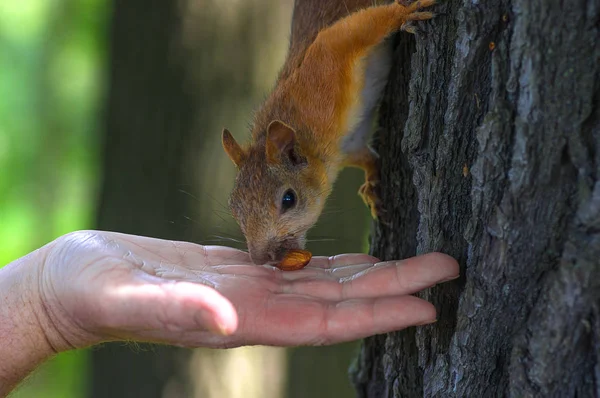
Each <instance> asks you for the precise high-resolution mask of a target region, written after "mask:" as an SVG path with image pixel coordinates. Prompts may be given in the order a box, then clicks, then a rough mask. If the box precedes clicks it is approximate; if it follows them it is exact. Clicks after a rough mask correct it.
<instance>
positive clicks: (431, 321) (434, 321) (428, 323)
mask: <svg viewBox="0 0 600 398" xmlns="http://www.w3.org/2000/svg"><path fill="white" fill-rule="evenodd" d="M436 322H437V319H434V320H429V321H425V322H422V323H417V325H416V326H424V325H431V324H432V323H436Z"/></svg>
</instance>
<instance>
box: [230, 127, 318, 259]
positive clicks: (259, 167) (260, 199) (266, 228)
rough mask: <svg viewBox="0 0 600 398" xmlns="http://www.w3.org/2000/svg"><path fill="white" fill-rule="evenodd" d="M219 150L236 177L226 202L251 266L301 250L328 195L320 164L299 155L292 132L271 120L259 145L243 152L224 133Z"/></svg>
mask: <svg viewBox="0 0 600 398" xmlns="http://www.w3.org/2000/svg"><path fill="white" fill-rule="evenodd" d="M222 141H223V148H224V149H225V152H226V153H227V155H228V156H229V158H230V159H231V160H232V161H233V163H234V164H235V165H236V166H237V168H238V170H239V172H238V175H237V177H236V180H235V185H234V188H233V191H232V193H231V196H230V198H229V207H230V209H231V213H232V215H233V217H234V218H235V219H236V221H237V222H238V224H239V225H240V227H241V229H242V232H243V233H244V236H245V237H246V242H247V244H248V250H249V252H250V256H251V258H252V261H253V262H254V263H255V264H265V263H269V262H277V261H280V260H281V259H282V258H283V257H284V255H285V253H286V252H287V251H288V250H290V249H302V248H304V244H305V238H306V232H307V231H308V230H309V229H310V228H311V227H312V226H313V225H314V224H315V223H316V221H317V219H318V217H319V215H320V214H321V211H322V210H323V205H324V202H325V200H326V198H327V196H328V194H329V183H328V181H327V178H326V170H325V167H324V165H323V163H322V162H321V161H320V160H318V159H316V158H313V157H311V156H310V154H309V151H306V150H303V148H302V145H301V143H300V142H299V141H298V139H297V136H296V132H295V131H294V130H293V129H292V128H291V127H290V126H287V125H286V124H285V123H283V122H281V121H279V120H275V121H273V122H271V123H270V124H269V126H268V128H267V131H266V135H265V139H264V141H259V142H256V143H254V144H252V145H251V146H250V147H249V148H247V149H243V148H242V147H240V145H238V143H237V142H236V141H235V139H234V138H233V136H232V135H231V133H230V132H229V131H228V130H223V136H222Z"/></svg>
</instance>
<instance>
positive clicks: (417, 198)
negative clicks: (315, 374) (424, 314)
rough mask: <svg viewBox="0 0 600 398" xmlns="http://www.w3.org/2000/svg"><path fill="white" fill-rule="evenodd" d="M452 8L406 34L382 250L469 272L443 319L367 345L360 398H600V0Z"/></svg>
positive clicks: (518, 0) (453, 286) (387, 157)
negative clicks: (442, 256) (445, 259)
mask: <svg viewBox="0 0 600 398" xmlns="http://www.w3.org/2000/svg"><path fill="white" fill-rule="evenodd" d="M436 11H439V12H442V13H443V14H442V15H439V16H438V17H437V18H436V19H435V21H433V22H428V23H425V24H423V29H421V33H420V34H419V35H418V36H417V38H416V45H415V39H413V38H410V37H407V35H406V34H400V35H399V36H401V39H400V40H399V44H398V47H397V54H396V60H397V62H396V67H395V70H394V71H393V76H392V80H391V82H390V84H389V85H388V92H387V96H386V100H385V103H384V104H383V108H382V112H381V123H380V124H381V134H380V137H379V145H378V150H379V153H380V154H381V167H382V176H383V181H382V195H383V198H384V202H385V203H386V204H387V207H388V211H389V215H390V218H389V222H390V225H387V226H386V225H378V226H377V229H376V232H375V235H374V240H373V245H372V251H373V253H374V254H375V255H376V256H379V257H381V258H383V259H390V258H396V257H409V256H412V255H414V254H420V253H426V252H430V251H442V252H445V253H448V254H450V255H452V256H454V257H455V258H457V259H458V260H459V261H460V263H461V267H462V272H461V273H462V278H461V279H460V280H458V281H456V282H452V283H450V284H444V285H442V286H438V287H434V288H432V289H429V290H427V291H425V292H424V293H422V294H421V296H422V297H424V298H426V299H428V300H431V301H432V302H433V303H434V304H435V305H436V306H437V308H438V310H439V322H437V323H436V324H434V325H431V326H426V327H420V328H410V329H408V330H405V331H402V332H399V333H392V334H388V335H382V336H376V337H373V338H370V339H367V340H366V341H365V342H364V344H363V346H362V349H361V353H360V355H359V358H358V360H357V363H356V366H355V367H354V368H353V370H352V375H353V380H354V383H355V386H356V388H357V391H358V395H359V396H361V397H378V398H379V397H400V396H402V397H420V396H425V397H489V396H503V397H504V396H508V397H534V396H540V397H542V396H543V397H546V396H553V397H554V396H556V397H575V396H577V397H597V396H599V395H600V311H599V308H600V182H599V178H600V102H599V101H600V43H599V41H598V37H599V32H598V29H599V24H598V21H599V18H600V4H599V3H598V1H595V0H588V1H586V0H578V1H574V2H561V1H558V0H548V1H542V0H537V1H530V0H513V1H510V2H509V1H502V0H491V1H487V2H483V3H481V2H459V1H451V2H449V3H444V4H441V5H438V6H436ZM407 88H408V93H406V91H407V90H406V89H407Z"/></svg>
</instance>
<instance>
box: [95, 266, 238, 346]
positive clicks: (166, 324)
mask: <svg viewBox="0 0 600 398" xmlns="http://www.w3.org/2000/svg"><path fill="white" fill-rule="evenodd" d="M145 279H146V280H148V283H134V284H131V283H130V284H121V285H116V286H114V287H111V288H109V289H105V291H104V292H103V293H102V296H101V297H102V300H99V301H98V300H96V301H95V302H96V303H98V302H99V303H100V304H99V306H100V307H99V308H98V311H97V314H96V316H94V318H95V319H94V322H95V323H96V327H97V328H98V329H99V330H100V331H102V332H105V333H106V334H108V335H111V336H113V337H120V338H144V337H147V336H149V335H152V336H154V339H158V338H165V339H169V338H170V337H172V335H174V336H177V335H178V334H180V333H184V332H186V331H199V330H209V331H211V332H213V333H216V334H220V335H226V334H231V333H233V332H234V331H235V330H236V329H237V323H238V318H237V313H236V311H235V309H234V307H233V305H232V304H231V302H229V300H227V299H226V298H225V297H223V296H222V295H221V294H220V293H218V292H217V291H216V290H214V289H212V288H210V287H208V286H204V285H200V284H195V283H189V282H164V281H160V280H158V281H156V280H153V279H158V278H153V277H148V276H146V277H145Z"/></svg>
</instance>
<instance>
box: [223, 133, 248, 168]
mask: <svg viewBox="0 0 600 398" xmlns="http://www.w3.org/2000/svg"><path fill="white" fill-rule="evenodd" d="M221 141H222V143H223V149H225V153H227V156H229V159H231V161H232V162H233V164H235V165H236V166H237V167H238V168H239V167H240V166H241V165H242V163H243V162H244V160H246V153H245V152H244V150H243V149H242V147H240V145H239V144H238V143H237V142H236V140H235V138H233V136H232V135H231V133H230V132H229V130H227V129H223V134H222V136H221Z"/></svg>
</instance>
